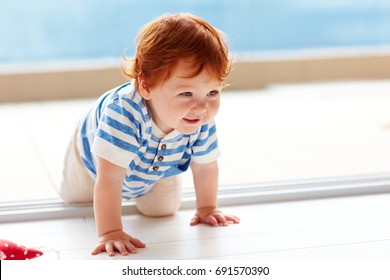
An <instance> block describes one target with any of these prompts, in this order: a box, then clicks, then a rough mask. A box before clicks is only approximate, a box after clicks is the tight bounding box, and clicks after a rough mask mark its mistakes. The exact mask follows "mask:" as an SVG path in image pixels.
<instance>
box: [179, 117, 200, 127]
mask: <svg viewBox="0 0 390 280" xmlns="http://www.w3.org/2000/svg"><path fill="white" fill-rule="evenodd" d="M183 120H184V122H185V123H187V124H190V125H196V124H199V123H200V121H201V119H196V118H195V119H192V118H183Z"/></svg>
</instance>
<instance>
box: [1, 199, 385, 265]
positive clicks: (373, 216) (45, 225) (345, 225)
mask: <svg viewBox="0 0 390 280" xmlns="http://www.w3.org/2000/svg"><path fill="white" fill-rule="evenodd" d="M389 201H390V194H386V195H372V196H360V197H346V198H334V199H324V200H311V201H296V202H285V203H273V204H263V205H246V206H237V207H227V208H225V209H224V210H225V211H226V212H230V213H232V214H236V215H238V216H240V218H241V219H242V222H241V223H240V224H238V225H229V226H228V227H219V228H213V227H209V226H206V225H200V226H194V227H190V226H189V221H190V219H191V217H192V214H193V212H192V211H190V210H188V211H181V212H179V213H178V214H177V215H176V216H173V217H167V218H146V217H143V216H140V215H131V216H125V217H124V218H123V222H124V228H125V230H126V231H127V232H128V233H129V234H131V235H133V236H135V237H137V238H139V239H141V240H142V241H144V242H145V243H146V244H147V248H145V249H139V250H138V254H135V255H129V256H126V257H123V256H119V255H117V256H115V257H113V258H111V259H122V260H126V259H134V260H140V259H141V260H143V259H167V260H189V259H220V260H227V259H230V260H232V259H241V260H245V259H247V260H255V259H263V260H273V259H274V260H332V261H333V260H389V261H390V216H389V215H388V213H390V203H389ZM94 228H95V226H94V221H93V219H92V218H90V217H79V218H73V219H64V220H48V221H31V222H25V223H10V224H0V232H1V237H2V238H3V239H9V240H13V241H15V242H19V243H22V244H24V245H28V246H29V247H37V248H40V249H41V250H43V252H44V255H43V256H42V257H40V258H38V259H36V260H37V261H38V260H49V259H61V260H78V259H92V260H104V259H110V257H108V256H107V255H106V254H99V255H97V256H91V255H90V251H91V249H92V248H93V247H94V246H95V244H96V242H97V238H96V236H95V231H94Z"/></svg>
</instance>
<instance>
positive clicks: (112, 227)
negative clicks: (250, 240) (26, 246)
mask: <svg viewBox="0 0 390 280" xmlns="http://www.w3.org/2000/svg"><path fill="white" fill-rule="evenodd" d="M136 43H137V49H136V53H135V56H134V57H133V58H132V59H127V58H124V64H123V72H124V73H125V74H126V75H127V76H128V77H129V78H131V81H130V82H128V83H126V84H123V85H121V86H119V87H117V88H115V89H113V90H110V91H108V92H107V93H105V94H103V95H102V96H101V97H100V98H99V99H98V100H97V102H95V104H94V105H93V106H92V108H91V109H90V111H89V112H88V113H87V114H86V116H85V117H84V118H82V119H81V121H80V123H79V125H78V128H77V130H76V132H75V134H74V136H73V140H72V142H71V144H70V146H69V148H68V150H67V153H66V157H65V166H64V172H63V183H62V186H61V191H60V194H61V197H62V198H63V200H64V201H65V202H67V203H78V202H91V201H93V205H94V213H95V220H96V227H97V234H98V237H99V244H98V245H97V246H96V248H94V250H93V251H92V254H93V255H95V254H98V253H100V252H103V251H106V252H107V254H108V255H109V256H114V255H115V251H119V252H120V254H122V255H128V253H136V252H137V250H136V248H143V247H145V244H144V243H143V242H142V241H140V240H139V239H137V238H135V237H133V236H131V235H129V234H127V233H126V232H124V230H123V225H122V221H121V207H122V200H130V199H134V201H135V204H136V207H137V209H138V210H139V211H140V212H141V213H142V214H143V215H146V216H151V217H162V216H168V215H173V214H174V213H175V212H176V211H177V210H178V209H179V207H180V204H181V182H180V178H179V174H180V173H182V172H184V171H186V170H187V169H188V167H191V170H192V173H193V180H194V185H195V193H196V214H195V215H194V217H193V218H192V220H191V225H196V224H199V223H206V224H210V225H212V226H220V225H222V226H226V225H228V223H239V218H237V217H236V216H234V215H226V214H223V213H222V212H221V211H220V210H219V209H218V204H217V189H218V164H217V158H218V156H219V154H220V152H219V148H218V141H217V134H216V128H215V124H214V117H215V116H216V114H217V112H218V109H219V104H220V95H221V91H222V89H223V87H224V80H225V78H226V76H227V75H228V73H229V71H230V60H229V56H228V50H227V46H226V43H225V41H224V38H223V36H222V35H221V33H220V32H218V31H217V30H216V29H215V28H214V27H212V26H211V25H210V24H208V23H207V22H205V21H204V20H202V19H200V18H198V17H196V16H194V15H191V14H171V15H165V16H162V17H159V18H157V19H155V20H153V21H152V22H150V23H149V24H147V25H146V26H145V27H144V28H143V29H142V30H141V31H140V33H139V34H138V36H137V40H136Z"/></svg>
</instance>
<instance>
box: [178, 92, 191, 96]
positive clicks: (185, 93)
mask: <svg viewBox="0 0 390 280" xmlns="http://www.w3.org/2000/svg"><path fill="white" fill-rule="evenodd" d="M180 95H182V96H192V92H189V91H185V92H182V93H180Z"/></svg>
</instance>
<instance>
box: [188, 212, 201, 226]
mask: <svg viewBox="0 0 390 280" xmlns="http://www.w3.org/2000/svg"><path fill="white" fill-rule="evenodd" d="M199 222H200V217H199V216H198V215H197V214H195V215H194V217H192V220H191V223H190V225H191V226H195V225H197V224H199Z"/></svg>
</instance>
